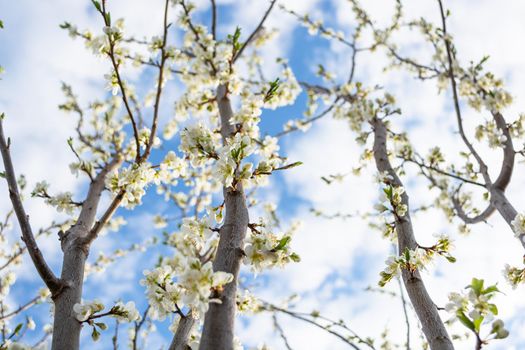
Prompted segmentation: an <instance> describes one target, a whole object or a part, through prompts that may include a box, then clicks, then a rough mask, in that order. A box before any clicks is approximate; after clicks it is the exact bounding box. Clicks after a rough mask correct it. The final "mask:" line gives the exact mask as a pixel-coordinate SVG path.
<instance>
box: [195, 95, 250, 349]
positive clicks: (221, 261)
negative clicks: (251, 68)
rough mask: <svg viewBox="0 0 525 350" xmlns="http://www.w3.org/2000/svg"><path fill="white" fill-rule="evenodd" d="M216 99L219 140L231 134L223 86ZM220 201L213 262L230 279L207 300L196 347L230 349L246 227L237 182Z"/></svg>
mask: <svg viewBox="0 0 525 350" xmlns="http://www.w3.org/2000/svg"><path fill="white" fill-rule="evenodd" d="M217 102H218V105H219V113H220V117H221V135H222V138H223V141H225V140H226V139H227V138H228V137H230V136H231V135H233V133H234V126H233V125H231V124H230V118H231V117H232V116H233V111H232V107H231V103H230V100H229V98H228V95H227V91H226V87H225V86H224V85H221V86H219V88H218V90H217ZM223 193H224V204H225V208H226V215H225V218H224V224H223V226H222V227H221V229H220V232H219V236H220V240H219V246H218V248H217V253H216V255H215V260H214V261H213V269H214V270H215V271H225V272H229V273H231V274H233V277H234V278H233V281H232V282H231V283H229V284H227V285H226V286H225V287H224V290H223V291H222V293H221V294H220V295H218V297H219V298H220V299H221V301H222V303H221V304H217V303H210V308H209V310H208V312H207V313H206V316H205V318H204V328H203V331H202V336H201V343H200V347H199V349H200V350H216V349H221V350H228V349H232V348H233V337H234V333H233V332H234V323H235V312H236V308H237V305H236V303H235V297H236V294H237V278H238V276H239V269H240V265H241V259H242V256H243V247H244V238H245V236H246V230H247V228H248V223H249V218H248V208H247V206H246V198H245V195H244V191H243V188H242V185H241V184H238V185H237V186H236V188H235V189H232V188H224V189H223Z"/></svg>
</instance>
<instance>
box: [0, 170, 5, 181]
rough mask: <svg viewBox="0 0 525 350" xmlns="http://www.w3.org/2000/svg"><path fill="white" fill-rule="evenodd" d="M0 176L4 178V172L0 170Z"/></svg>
mask: <svg viewBox="0 0 525 350" xmlns="http://www.w3.org/2000/svg"><path fill="white" fill-rule="evenodd" d="M0 177H2V178H4V179H5V172H3V171H0Z"/></svg>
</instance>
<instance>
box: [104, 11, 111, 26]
mask: <svg viewBox="0 0 525 350" xmlns="http://www.w3.org/2000/svg"><path fill="white" fill-rule="evenodd" d="M105 18H106V23H107V25H108V26H109V27H111V14H110V13H109V12H106V16H105Z"/></svg>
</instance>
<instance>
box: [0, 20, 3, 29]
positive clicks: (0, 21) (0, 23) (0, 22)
mask: <svg viewBox="0 0 525 350" xmlns="http://www.w3.org/2000/svg"><path fill="white" fill-rule="evenodd" d="M0 28H2V29H4V22H2V20H0Z"/></svg>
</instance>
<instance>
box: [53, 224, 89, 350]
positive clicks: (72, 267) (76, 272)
mask: <svg viewBox="0 0 525 350" xmlns="http://www.w3.org/2000/svg"><path fill="white" fill-rule="evenodd" d="M77 232H78V230H75V228H74V227H73V228H72V229H71V230H69V231H68V232H67V233H66V234H65V235H64V236H63V237H62V249H63V251H64V260H63V263H62V275H61V279H62V280H63V281H66V283H67V285H66V287H65V288H64V290H63V291H62V293H60V295H59V296H58V297H57V298H56V299H55V300H54V303H55V315H54V324H53V342H52V347H51V349H52V350H78V349H79V346H80V330H81V328H82V324H81V323H80V322H79V321H78V320H77V319H76V318H75V314H74V312H73V306H74V305H75V304H76V303H80V300H81V298H82V285H83V284H84V266H85V264H86V258H87V251H86V250H85V248H83V246H82V245H81V244H79V243H80V242H79V241H80V240H79V238H78V236H76V237H75V236H73V235H75V234H76V233H77ZM70 236H71V237H70Z"/></svg>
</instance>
